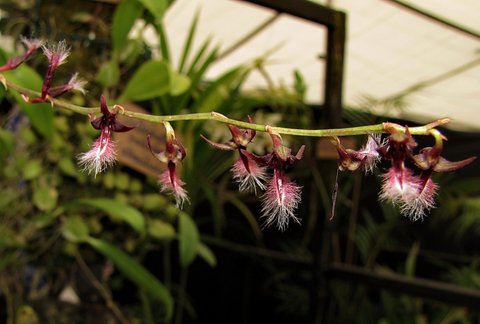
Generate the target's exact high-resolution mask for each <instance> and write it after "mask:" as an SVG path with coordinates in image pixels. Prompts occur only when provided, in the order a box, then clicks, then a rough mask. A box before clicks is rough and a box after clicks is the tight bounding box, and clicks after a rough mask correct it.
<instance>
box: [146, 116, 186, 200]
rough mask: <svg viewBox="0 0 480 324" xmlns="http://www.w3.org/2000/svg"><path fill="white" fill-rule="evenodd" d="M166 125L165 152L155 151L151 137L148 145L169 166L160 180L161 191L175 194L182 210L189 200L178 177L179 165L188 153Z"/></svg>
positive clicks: (155, 155)
mask: <svg viewBox="0 0 480 324" xmlns="http://www.w3.org/2000/svg"><path fill="white" fill-rule="evenodd" d="M164 125H165V129H166V142H165V151H162V152H160V153H155V152H154V151H153V149H152V144H151V139H150V135H148V136H147V144H148V148H149V149H150V152H152V154H153V156H154V157H156V158H157V159H158V160H159V161H161V162H163V163H166V164H167V170H165V171H164V172H163V173H162V174H161V175H160V177H159V179H158V183H159V185H160V191H161V192H166V193H170V194H173V196H174V197H175V202H176V205H177V208H182V207H183V204H184V203H185V202H188V201H189V199H188V193H187V191H186V190H185V189H184V188H183V186H184V184H185V183H184V182H183V181H182V180H181V179H180V178H179V176H178V175H177V164H179V163H181V162H182V161H183V159H184V158H185V156H186V155H187V153H186V151H185V148H184V147H183V145H182V144H181V143H180V141H178V140H177V139H176V137H175V132H174V131H173V128H172V126H171V125H170V123H168V122H164Z"/></svg>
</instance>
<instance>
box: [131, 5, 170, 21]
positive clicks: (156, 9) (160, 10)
mask: <svg viewBox="0 0 480 324" xmlns="http://www.w3.org/2000/svg"><path fill="white" fill-rule="evenodd" d="M138 1H139V2H141V3H142V4H143V5H144V6H145V8H147V10H148V11H149V12H150V13H151V14H152V16H153V17H154V18H155V21H156V22H157V23H158V22H160V21H161V20H162V17H163V14H164V13H165V11H166V10H167V8H168V1H167V0H138Z"/></svg>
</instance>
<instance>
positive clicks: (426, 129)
mask: <svg viewBox="0 0 480 324" xmlns="http://www.w3.org/2000/svg"><path fill="white" fill-rule="evenodd" d="M0 77H2V76H1V75H0ZM1 81H2V83H4V85H5V86H6V88H7V89H14V90H16V91H18V92H20V93H23V94H25V95H27V96H31V97H39V96H40V93H39V92H37V91H33V90H30V89H26V88H24V87H22V86H20V85H18V84H15V83H13V82H11V81H9V80H6V79H5V78H4V77H3V80H1ZM50 102H51V104H52V106H55V107H59V108H63V109H67V110H70V111H73V112H75V113H79V114H82V115H90V114H98V113H100V108H98V107H91V108H88V107H81V106H77V105H74V104H71V103H69V102H66V101H64V100H59V99H51V100H50ZM114 108H117V109H118V114H120V115H124V116H127V117H130V118H135V119H140V120H145V121H149V122H153V123H163V122H165V121H167V122H174V121H189V120H214V121H217V122H219V123H223V124H230V125H235V126H237V127H239V128H245V129H253V130H256V131H260V132H268V131H270V132H274V133H277V134H283V135H294V136H310V137H331V136H338V137H341V136H353V135H364V134H369V133H390V132H392V131H393V130H396V131H400V132H405V130H406V128H405V127H403V126H400V125H398V124H394V123H381V124H375V125H367V126H359V127H347V128H332V129H298V128H286V127H275V126H269V125H262V124H253V123H249V122H244V121H239V120H236V119H231V118H228V117H226V116H224V115H222V114H219V113H217V112H208V113H193V114H178V115H165V116H158V115H150V114H144V113H139V112H134V111H129V110H127V109H125V108H123V107H122V106H120V105H115V106H114ZM448 122H450V119H449V118H444V119H439V120H436V121H434V122H432V123H429V124H426V125H423V126H418V127H411V128H408V129H409V131H410V133H411V134H412V135H429V134H430V130H432V129H433V128H435V127H437V126H441V125H444V124H446V123H448Z"/></svg>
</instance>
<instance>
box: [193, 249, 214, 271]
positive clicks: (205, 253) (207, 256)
mask: <svg viewBox="0 0 480 324" xmlns="http://www.w3.org/2000/svg"><path fill="white" fill-rule="evenodd" d="M197 252H198V255H199V256H200V257H201V258H202V259H203V260H204V261H205V262H207V263H208V265H209V266H211V267H212V268H213V267H215V266H217V258H216V257H215V254H213V252H212V250H210V248H209V247H208V246H206V245H205V244H203V243H200V244H199V245H198V249H197Z"/></svg>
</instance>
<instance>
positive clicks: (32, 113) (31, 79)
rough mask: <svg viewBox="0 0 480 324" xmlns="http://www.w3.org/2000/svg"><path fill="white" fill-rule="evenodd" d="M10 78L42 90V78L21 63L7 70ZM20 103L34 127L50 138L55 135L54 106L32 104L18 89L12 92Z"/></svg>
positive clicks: (28, 86) (29, 87)
mask: <svg viewBox="0 0 480 324" xmlns="http://www.w3.org/2000/svg"><path fill="white" fill-rule="evenodd" d="M5 75H6V76H7V78H8V79H9V80H12V81H13V82H15V83H17V84H19V85H21V86H23V87H25V88H28V89H32V90H40V89H41V87H42V82H43V81H42V78H41V77H40V75H39V74H38V73H37V72H35V70H33V69H32V68H30V67H29V66H27V65H21V66H19V67H18V68H16V69H15V70H12V71H8V72H5ZM11 93H12V94H13V96H14V97H15V100H16V101H17V102H18V104H19V105H20V107H21V109H22V111H23V112H24V113H25V114H26V115H27V116H28V119H29V120H30V122H31V123H32V125H33V127H35V129H36V130H37V131H38V132H39V133H40V134H42V135H43V136H44V137H46V138H48V139H50V138H52V136H53V133H54V131H55V127H54V125H53V108H52V106H50V104H48V103H41V104H31V103H27V102H25V100H23V99H22V97H21V96H20V94H19V93H18V92H16V91H12V92H11Z"/></svg>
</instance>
